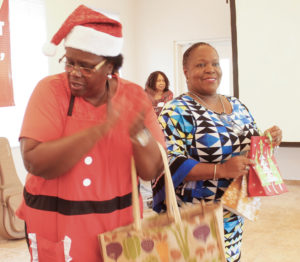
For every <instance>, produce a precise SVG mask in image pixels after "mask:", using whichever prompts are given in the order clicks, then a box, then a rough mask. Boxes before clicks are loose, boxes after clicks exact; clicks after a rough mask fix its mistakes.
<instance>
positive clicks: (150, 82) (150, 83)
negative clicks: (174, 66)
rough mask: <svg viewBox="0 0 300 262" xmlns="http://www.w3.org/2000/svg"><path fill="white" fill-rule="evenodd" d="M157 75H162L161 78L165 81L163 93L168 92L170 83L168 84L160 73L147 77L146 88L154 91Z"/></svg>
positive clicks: (163, 74)
mask: <svg viewBox="0 0 300 262" xmlns="http://www.w3.org/2000/svg"><path fill="white" fill-rule="evenodd" d="M159 75H162V76H163V78H164V79H165V82H166V87H165V89H164V92H166V91H168V90H169V85H170V82H169V79H168V77H167V76H166V74H165V73H164V72H162V71H154V72H152V73H151V74H150V75H149V76H148V79H147V82H146V88H150V89H152V90H154V91H156V81H157V78H158V76H159Z"/></svg>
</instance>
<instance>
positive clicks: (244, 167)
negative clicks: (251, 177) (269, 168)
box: [217, 156, 255, 178]
mask: <svg viewBox="0 0 300 262" xmlns="http://www.w3.org/2000/svg"><path fill="white" fill-rule="evenodd" d="M254 164H255V162H254V160H252V159H249V158H247V157H246V156H235V157H232V158H230V159H229V160H227V161H226V162H224V163H223V164H219V165H218V171H217V177H218V178H236V177H239V176H243V175H247V174H248V172H249V169H250V165H254Z"/></svg>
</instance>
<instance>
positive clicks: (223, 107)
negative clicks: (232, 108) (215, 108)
mask: <svg viewBox="0 0 300 262" xmlns="http://www.w3.org/2000/svg"><path fill="white" fill-rule="evenodd" d="M189 93H190V94H192V95H193V96H195V97H197V98H198V99H199V100H200V101H201V102H202V104H203V105H204V106H205V107H206V108H208V109H209V106H208V105H207V104H206V103H205V102H204V101H203V99H202V98H201V97H200V96H198V95H197V94H195V93H194V92H192V91H189ZM218 98H219V101H220V102H221V104H222V109H223V112H221V114H226V112H225V106H224V104H223V101H222V99H221V96H220V95H219V94H218Z"/></svg>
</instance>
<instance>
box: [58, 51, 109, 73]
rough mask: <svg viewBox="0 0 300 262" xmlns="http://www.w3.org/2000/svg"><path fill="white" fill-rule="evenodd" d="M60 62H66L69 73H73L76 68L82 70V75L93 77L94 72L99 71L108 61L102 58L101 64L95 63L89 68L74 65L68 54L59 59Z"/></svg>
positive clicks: (66, 69)
mask: <svg viewBox="0 0 300 262" xmlns="http://www.w3.org/2000/svg"><path fill="white" fill-rule="evenodd" d="M58 62H59V63H61V62H63V63H65V71H66V72H67V73H72V72H73V71H74V70H76V69H77V70H78V71H79V72H80V76H84V77H91V76H92V74H93V73H95V72H96V71H98V70H99V69H100V68H101V67H102V66H103V65H104V63H105V62H106V60H102V61H101V62H100V63H99V64H97V65H95V66H94V67H93V68H88V67H84V66H78V65H72V64H70V63H69V62H68V60H67V58H66V55H64V56H63V57H62V58H60V59H59V60H58Z"/></svg>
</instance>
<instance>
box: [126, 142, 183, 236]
mask: <svg viewBox="0 0 300 262" xmlns="http://www.w3.org/2000/svg"><path fill="white" fill-rule="evenodd" d="M157 145H158V148H159V150H160V153H161V156H162V160H163V164H164V171H165V173H164V179H165V193H166V205H167V214H168V217H169V218H174V221H175V223H176V224H179V225H181V224H182V222H181V216H180V212H179V208H178V205H177V200H176V195H175V190H174V185H173V181H172V176H171V172H170V169H169V163H168V158H167V154H166V152H165V149H164V148H163V146H162V145H161V144H160V143H158V142H157ZM131 180H132V212H133V218H134V223H133V226H134V228H135V230H137V231H141V230H142V223H141V217H140V205H139V197H138V190H137V174H136V167H135V162H134V159H133V157H132V158H131Z"/></svg>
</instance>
